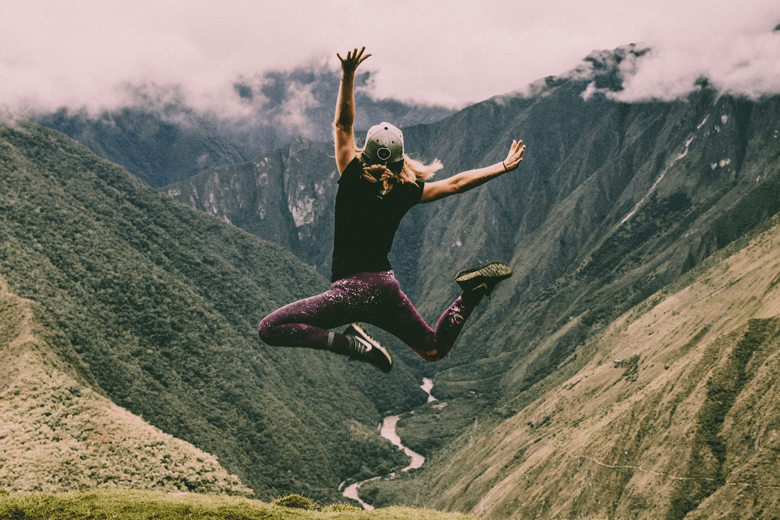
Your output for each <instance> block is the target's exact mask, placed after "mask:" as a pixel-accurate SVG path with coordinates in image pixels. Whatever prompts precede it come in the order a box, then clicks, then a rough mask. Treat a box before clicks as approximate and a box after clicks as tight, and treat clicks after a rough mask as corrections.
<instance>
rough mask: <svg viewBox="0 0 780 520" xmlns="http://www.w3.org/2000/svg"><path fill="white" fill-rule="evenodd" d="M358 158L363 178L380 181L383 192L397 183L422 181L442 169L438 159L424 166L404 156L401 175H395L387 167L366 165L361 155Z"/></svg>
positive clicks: (442, 166)
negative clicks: (361, 164) (361, 166)
mask: <svg viewBox="0 0 780 520" xmlns="http://www.w3.org/2000/svg"><path fill="white" fill-rule="evenodd" d="M358 152H361V153H362V150H358ZM359 157H360V160H361V162H362V163H363V177H364V178H365V179H366V180H369V181H371V182H377V179H378V180H380V181H382V184H383V186H384V190H385V191H390V190H391V189H393V185H394V184H396V183H398V182H408V183H414V182H417V181H424V180H426V179H429V178H430V177H432V176H433V175H434V174H435V173H436V172H437V171H439V170H441V169H442V168H444V165H443V164H442V163H441V161H440V160H438V159H434V160H433V162H431V163H430V164H425V163H423V162H422V161H418V160H417V159H412V158H411V157H409V156H408V155H406V154H404V168H403V170H401V173H399V174H395V173H393V172H392V171H390V169H389V168H388V167H387V166H384V165H381V164H368V163H367V162H366V160H365V159H363V157H362V155H359Z"/></svg>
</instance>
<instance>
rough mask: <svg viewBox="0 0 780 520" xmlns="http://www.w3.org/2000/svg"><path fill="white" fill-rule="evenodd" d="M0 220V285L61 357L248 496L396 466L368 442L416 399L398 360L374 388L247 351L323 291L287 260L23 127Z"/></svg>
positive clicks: (302, 359) (3, 171)
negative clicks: (33, 311) (39, 323)
mask: <svg viewBox="0 0 780 520" xmlns="http://www.w3.org/2000/svg"><path fill="white" fill-rule="evenodd" d="M0 215H2V217H0V275H2V276H3V277H4V278H5V279H6V280H7V282H8V285H9V287H10V290H11V291H12V292H13V293H15V294H17V295H19V296H20V297H22V298H25V299H29V300H32V301H34V302H36V303H37V304H38V305H40V306H41V309H42V311H43V312H44V313H45V315H46V316H48V317H49V318H50V320H51V322H52V323H53V325H54V326H55V327H56V330H59V331H61V334H60V335H58V336H57V337H58V338H59V344H58V345H59V346H60V348H61V350H62V352H64V353H66V354H67V355H68V356H72V357H74V358H75V359H76V360H78V361H79V365H78V366H83V367H85V368H84V371H85V377H87V378H88V379H89V380H91V381H94V382H95V386H96V388H97V387H99V388H100V389H102V390H103V391H104V392H105V394H106V395H107V396H108V397H109V398H110V399H111V400H112V401H113V402H114V403H116V404H117V405H119V406H121V407H123V408H125V409H127V410H128V411H130V412H131V413H133V414H135V415H139V416H142V417H143V419H144V420H146V421H148V422H149V423H150V424H151V425H153V426H155V427H157V428H159V429H160V430H162V431H163V432H165V433H167V434H170V435H173V436H175V437H177V438H180V439H182V440H185V441H187V442H190V443H192V444H193V445H195V446H196V447H197V448H199V449H201V450H203V451H206V452H208V453H211V454H212V455H215V456H217V457H218V458H219V461H220V463H221V464H222V466H223V467H224V468H226V469H227V470H228V471H229V472H230V473H232V474H236V475H238V477H239V478H240V479H241V481H242V482H243V483H244V484H246V485H247V486H249V487H251V488H252V489H253V490H254V491H255V493H256V494H257V495H258V496H259V497H264V496H265V497H268V496H270V495H272V494H273V495H278V494H279V493H285V492H290V493H292V492H295V493H305V494H308V496H311V497H312V498H317V499H322V500H331V499H338V500H340V496H339V495H338V492H337V487H338V485H339V483H340V482H342V481H344V480H346V479H348V478H351V477H360V476H361V475H364V474H373V473H374V472H378V473H382V472H385V471H388V470H390V469H391V468H392V467H395V466H396V465H398V466H402V465H403V464H404V463H405V461H406V458H405V457H404V456H403V455H402V454H400V453H399V452H398V451H397V450H396V449H395V448H393V447H392V446H391V445H390V444H389V442H387V441H386V440H384V439H381V438H380V437H379V435H378V432H377V431H376V425H377V424H378V423H379V419H380V415H381V413H382V412H384V411H385V410H391V409H405V408H408V407H409V406H413V405H414V404H416V403H420V402H423V401H424V399H425V394H424V392H423V391H422V390H421V389H420V388H419V387H418V385H419V383H418V382H417V378H416V376H415V375H414V374H413V373H412V372H411V371H410V370H409V369H407V368H405V367H404V366H403V363H399V364H398V365H397V368H398V370H395V371H394V372H393V374H391V375H389V376H383V375H381V374H377V373H376V370H373V369H372V368H373V367H370V366H364V365H362V364H355V363H349V362H348V361H347V360H346V359H344V358H339V357H335V356H326V355H324V354H323V353H318V352H313V351H305V352H303V351H294V350H287V349H273V348H269V347H266V346H264V345H262V344H261V343H260V342H259V340H258V339H257V336H256V325H257V322H258V321H259V320H260V318H261V317H263V316H264V315H265V314H267V313H269V312H271V311H273V310H275V309H276V308H277V307H278V306H280V305H282V304H284V303H287V302H289V301H292V300H294V299H298V298H301V297H305V296H309V295H312V294H315V293H316V292H319V291H321V290H323V289H324V288H326V287H328V284H327V282H326V280H325V279H323V278H322V277H321V276H320V275H318V274H317V273H316V272H314V271H313V270H312V269H310V268H307V267H305V266H304V265H303V264H302V263H301V262H300V261H298V260H297V259H296V258H295V257H294V256H293V255H292V254H290V253H288V252H285V251H283V250H281V249H280V248H279V247H277V246H275V245H272V244H269V243H267V242H264V241H262V240H260V239H258V238H257V237H254V236H253V235H250V234H249V233H246V232H243V231H241V230H238V229H236V228H234V227H232V226H230V225H228V224H225V223H223V222H220V221H219V220H217V219H215V218H213V217H209V216H207V215H203V214H202V213H198V212H195V211H194V210H192V209H191V208H188V207H186V206H183V205H181V204H178V203H176V202H175V201H172V200H171V199H170V198H168V197H167V196H165V195H163V194H160V193H157V192H155V191H153V190H152V189H150V188H148V187H147V186H145V185H144V184H143V183H142V182H141V181H140V180H138V179H135V178H134V177H132V176H131V175H130V174H128V173H127V172H126V171H124V170H122V169H121V168H119V167H117V166H116V165H113V164H111V163H109V162H107V161H105V160H102V159H99V158H98V157H96V156H95V155H94V154H92V153H91V152H90V151H89V150H87V149H86V148H85V147H83V146H81V145H78V144H77V143H75V142H74V141H72V140H71V139H69V138H67V137H66V136H64V135H62V134H59V133H57V132H54V131H51V130H48V129H44V128H42V127H39V126H35V125H32V124H28V123H23V122H10V123H9V124H3V125H1V126H0Z"/></svg>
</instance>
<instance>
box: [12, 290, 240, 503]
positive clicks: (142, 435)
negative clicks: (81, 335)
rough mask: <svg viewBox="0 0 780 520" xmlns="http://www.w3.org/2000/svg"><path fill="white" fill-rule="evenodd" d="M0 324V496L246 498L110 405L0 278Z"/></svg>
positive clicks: (182, 448)
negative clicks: (113, 491)
mask: <svg viewBox="0 0 780 520" xmlns="http://www.w3.org/2000/svg"><path fill="white" fill-rule="evenodd" d="M0 324H2V328H1V329H0V372H1V373H2V374H3V377H2V379H1V380H0V417H2V422H0V487H3V488H5V489H9V488H10V489H13V490H15V491H23V492H52V491H62V490H68V489H83V488H96V487H115V488H116V487H121V488H128V489H155V490H165V491H168V492H190V491H192V492H197V493H219V494H224V493H228V494H241V495H251V494H252V491H251V490H250V489H248V488H247V487H246V486H244V485H243V484H241V482H240V481H239V480H238V478H237V477H235V476H232V475H228V474H227V472H226V471H225V470H224V468H222V467H221V466H220V465H219V463H218V462H217V460H216V458H215V457H214V456H212V455H209V454H208V453H205V452H203V451H201V450H199V449H197V448H195V447H194V446H192V445H191V444H189V443H187V442H184V441H182V440H179V439H176V438H174V437H172V436H171V435H168V434H166V433H163V432H161V431H160V430H159V429H158V428H155V427H153V426H151V425H150V424H148V423H147V422H145V421H144V420H143V419H141V418H140V417H138V416H137V415H133V414H131V413H130V412H128V411H127V410H125V409H123V408H120V407H119V406H117V405H116V404H114V403H113V402H111V400H110V399H108V397H106V396H105V394H104V393H103V392H102V390H101V389H100V388H99V387H96V385H95V384H94V382H93V381H90V378H89V377H88V376H87V374H85V373H84V371H83V368H82V367H81V364H80V363H79V362H78V361H77V360H75V359H73V358H69V356H67V355H65V354H64V353H63V351H62V350H60V347H61V346H62V340H63V335H62V333H61V331H59V330H58V328H57V326H56V325H55V324H54V323H52V321H51V320H50V319H49V318H48V316H46V315H45V312H44V311H43V310H42V308H41V306H40V305H39V304H36V303H34V302H32V301H30V300H25V299H23V298H19V297H18V296H16V295H14V294H12V293H11V292H10V291H9V289H8V285H7V284H6V283H5V281H4V280H2V279H1V278H0Z"/></svg>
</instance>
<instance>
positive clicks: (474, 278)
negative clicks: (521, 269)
mask: <svg viewBox="0 0 780 520" xmlns="http://www.w3.org/2000/svg"><path fill="white" fill-rule="evenodd" d="M510 276H512V267H511V266H510V265H508V264H505V263H503V262H490V263H489V264H485V265H482V266H479V267H474V268H472V269H464V270H463V271H461V272H459V273H458V274H457V276H456V277H455V281H456V282H458V285H460V287H461V289H463V291H464V292H468V291H474V290H479V291H484V292H485V294H486V295H489V294H490V293H491V292H493V288H494V287H495V286H496V284H497V283H498V282H500V281H501V280H506V279H507V278H509V277H510Z"/></svg>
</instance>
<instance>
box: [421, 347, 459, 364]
mask: <svg viewBox="0 0 780 520" xmlns="http://www.w3.org/2000/svg"><path fill="white" fill-rule="evenodd" d="M412 350H414V352H415V353H416V354H417V355H418V356H420V357H421V358H423V359H424V360H425V361H427V362H428V363H435V362H437V361H441V360H442V359H444V358H446V357H447V355H449V353H450V350H451V349H448V350H445V351H441V350H428V351H421V350H417V349H412Z"/></svg>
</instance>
